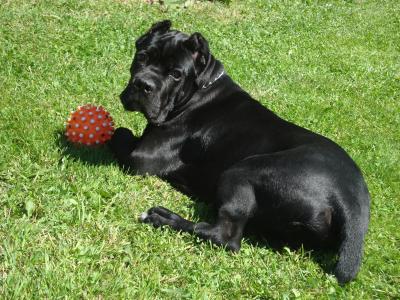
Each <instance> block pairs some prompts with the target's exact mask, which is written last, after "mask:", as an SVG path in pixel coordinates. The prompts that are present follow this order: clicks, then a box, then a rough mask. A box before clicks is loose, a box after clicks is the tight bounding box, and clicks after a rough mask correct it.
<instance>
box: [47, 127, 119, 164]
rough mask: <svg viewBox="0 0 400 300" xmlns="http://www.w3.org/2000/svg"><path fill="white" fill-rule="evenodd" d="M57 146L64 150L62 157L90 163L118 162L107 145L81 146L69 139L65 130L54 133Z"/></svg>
mask: <svg viewBox="0 0 400 300" xmlns="http://www.w3.org/2000/svg"><path fill="white" fill-rule="evenodd" d="M54 136H55V140H56V144H57V146H58V147H59V148H60V149H61V151H62V153H61V154H62V157H68V158H71V159H73V160H75V161H80V162H83V163H86V164H89V165H111V164H113V163H116V161H115V160H114V158H113V156H112V154H111V152H110V151H109V150H108V148H107V146H105V145H102V146H94V147H88V146H83V145H82V146H81V145H74V144H72V143H70V142H68V141H67V139H66V138H65V136H64V131H63V130H61V129H60V130H57V131H56V132H55V133H54Z"/></svg>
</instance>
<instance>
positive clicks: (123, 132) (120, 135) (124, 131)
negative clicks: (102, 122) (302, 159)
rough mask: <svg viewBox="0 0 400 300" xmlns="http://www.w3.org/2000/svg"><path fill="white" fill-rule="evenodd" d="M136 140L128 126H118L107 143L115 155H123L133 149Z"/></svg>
mask: <svg viewBox="0 0 400 300" xmlns="http://www.w3.org/2000/svg"><path fill="white" fill-rule="evenodd" d="M137 140H138V138H136V137H135V136H134V135H133V133H132V131H130V130H129V129H128V128H124V127H119V128H117V129H116V130H115V131H114V134H113V136H112V137H111V140H110V141H109V142H108V144H107V145H108V147H109V148H110V150H111V152H112V153H114V155H115V156H116V157H124V156H127V155H129V154H130V153H131V152H132V151H133V149H134V148H135V145H136V142H137Z"/></svg>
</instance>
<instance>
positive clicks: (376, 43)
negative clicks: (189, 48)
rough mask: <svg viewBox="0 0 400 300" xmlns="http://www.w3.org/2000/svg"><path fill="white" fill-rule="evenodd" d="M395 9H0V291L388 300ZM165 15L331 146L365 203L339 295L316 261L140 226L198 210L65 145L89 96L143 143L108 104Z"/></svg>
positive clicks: (395, 251)
mask: <svg viewBox="0 0 400 300" xmlns="http://www.w3.org/2000/svg"><path fill="white" fill-rule="evenodd" d="M399 16H400V3H399V2H398V1H391V0H388V1H363V0H358V1H356V0H354V1H305V0H304V1H278V0H274V1H263V0H259V1H256V0H251V1H232V2H231V4H229V5H224V4H222V3H219V2H202V3H197V4H195V5H191V6H190V7H189V8H188V9H178V8H174V9H169V10H167V11H162V10H160V9H159V7H158V6H157V5H153V6H151V5H147V4H145V3H144V2H142V1H133V0H131V1H129V0H126V1H125V0H116V1H111V0H110V1H106V0H102V1H77V0H74V1H62V0H57V1H25V0H18V1H17V0H16V1H5V0H3V1H0V101H1V102H0V104H1V105H0V132H1V133H0V298H6V299H15V298H25V299H37V298H48V299H53V298H98V299H109V298H129V299H137V298H138V299H180V298H191V299H238V298H245V299H249V298H252V299H256V298H257V299H259V298H276V299H291V298H301V299H314V298H322V299H328V298H329V299H331V298H342V299H351V298H353V299H361V298H364V299H385V298H387V299H388V298H392V299H395V298H399V297H400V252H399V248H400V233H399V220H400V205H399V204H400V203H399V198H400V197H399V190H400V186H399V183H400V176H399V157H400V153H399V149H400V105H399V101H400V30H399V28H400V19H399ZM166 18H170V19H172V20H173V23H174V27H175V28H178V29H180V30H183V31H185V32H189V33H190V32H194V31H200V32H202V33H203V34H204V35H205V36H206V37H207V38H208V39H209V42H210V46H211V49H212V51H213V53H214V54H215V56H216V57H217V58H219V59H221V60H222V61H223V62H224V64H225V66H226V69H227V71H228V73H229V74H230V75H231V76H232V77H233V78H234V79H235V80H236V81H237V82H239V83H240V85H242V86H243V87H244V88H245V89H246V90H247V91H249V92H250V93H251V94H252V95H253V96H254V97H256V98H257V99H259V100H260V101H261V102H262V103H263V104H264V105H265V106H267V107H269V108H271V109H272V110H274V111H275V112H277V113H278V114H279V115H281V116H282V117H284V118H286V119H289V120H291V121H293V122H296V123H297V124H300V125H302V126H305V127H307V128H309V129H312V130H314V131H317V132H319V133H322V134H324V135H326V136H328V137H330V138H331V139H333V140H334V141H336V142H338V143H339V144H340V145H342V146H343V147H344V148H345V149H346V150H347V151H348V152H349V153H350V155H351V156H352V157H353V158H354V159H355V161H356V162H357V163H358V164H359V166H360V167H361V169H362V170H363V173H364V175H365V178H366V180H367V183H368V186H369V189H370V192H371V198H372V204H371V224H370V230H369V233H368V236H367V239H366V245H365V256H364V259H363V266H362V268H361V271H360V273H359V275H358V277H357V279H356V280H355V281H354V282H352V283H350V284H349V285H347V286H345V287H340V286H339V285H338V284H337V282H336V281H335V279H334V277H333V276H332V275H328V274H326V273H325V272H324V271H323V270H322V268H321V266H320V265H319V264H318V262H317V261H316V260H318V259H316V258H315V257H316V256H315V255H313V254H312V253H310V252H303V251H291V250H284V251H281V252H279V251H274V250H272V249H271V248H268V247H266V246H264V244H265V243H261V244H260V245H257V244H256V243H255V242H254V241H253V240H250V239H245V240H244V242H243V248H242V250H241V251H240V253H238V254H237V255H233V254H230V253H227V252H225V251H224V250H223V249H221V248H218V247H213V246H212V245H210V244H209V243H204V242H200V241H199V240H197V239H196V238H194V237H193V236H190V235H187V234H177V233H175V232H172V231H171V230H169V229H166V230H155V229H153V228H151V227H150V226H145V225H143V224H140V223H139V222H138V221H137V216H138V214H139V213H140V212H142V211H144V210H146V209H147V208H149V207H151V206H154V205H163V206H165V207H168V208H171V209H172V210H174V211H176V212H178V213H180V214H182V215H184V216H185V217H187V218H190V219H193V220H199V219H203V218H206V216H207V213H208V210H207V207H205V206H203V205H198V204H195V203H193V202H192V201H191V200H190V199H189V198H187V197H186V196H184V195H182V194H180V193H178V192H177V191H175V190H174V189H173V188H172V187H170V186H169V185H168V184H166V183H165V182H162V181H161V180H159V179H157V178H155V177H132V176H128V175H126V174H124V173H123V172H122V171H121V170H119V169H118V167H117V165H116V164H115V163H114V162H113V161H112V159H111V156H110V153H109V152H108V151H107V150H106V149H96V150H88V149H74V148H71V147H69V146H67V145H66V144H65V142H64V140H63V138H62V129H63V122H64V121H65V120H66V118H67V117H68V114H69V111H70V110H71V109H74V108H75V107H76V106H77V105H79V104H85V103H99V104H102V105H104V106H105V107H106V108H107V109H108V110H109V111H110V112H111V114H112V115H113V117H114V118H115V120H116V123H117V125H118V126H126V127H130V128H132V129H133V130H134V132H135V134H140V133H141V131H142V130H143V128H144V126H145V120H144V118H143V117H142V116H141V115H139V114H137V113H131V114H128V113H126V112H124V111H123V109H122V106H121V105H120V103H119V100H118V97H117V95H118V94H119V93H120V92H121V90H122V89H123V87H124V85H125V82H126V81H127V79H128V77H129V74H128V70H129V65H130V61H131V58H132V55H133V51H134V47H133V45H134V40H135V38H137V37H138V36H139V35H140V34H141V33H143V32H144V30H146V29H147V28H148V27H149V26H150V24H151V23H153V22H155V21H156V20H159V19H166Z"/></svg>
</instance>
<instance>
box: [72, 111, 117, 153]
mask: <svg viewBox="0 0 400 300" xmlns="http://www.w3.org/2000/svg"><path fill="white" fill-rule="evenodd" d="M92 116H97V118H93V117H92ZM104 119H107V121H108V122H104ZM86 120H90V121H89V122H87V121H86ZM113 124H114V123H113V119H112V117H111V116H110V114H109V113H108V112H107V111H106V110H105V109H104V108H103V107H102V106H95V105H92V104H86V105H83V106H78V108H77V109H76V110H75V111H73V112H71V115H70V117H69V118H68V120H67V123H66V126H65V136H66V137H67V139H68V140H69V141H70V142H72V143H76V144H82V145H88V146H91V145H101V144H104V143H105V142H107V141H108V140H109V139H110V138H111V136H112V135H113V133H114V126H113Z"/></svg>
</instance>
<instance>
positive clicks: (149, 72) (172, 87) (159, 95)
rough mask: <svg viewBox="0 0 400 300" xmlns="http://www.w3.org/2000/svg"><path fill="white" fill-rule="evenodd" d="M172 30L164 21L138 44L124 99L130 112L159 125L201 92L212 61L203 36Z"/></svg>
mask: <svg viewBox="0 0 400 300" xmlns="http://www.w3.org/2000/svg"><path fill="white" fill-rule="evenodd" d="M170 28H171V22H170V21H168V20H166V21H161V22H159V23H156V24H154V25H153V26H152V27H151V28H150V29H149V30H148V31H147V32H146V33H145V34H144V35H142V36H141V37H140V38H139V39H138V40H137V41H136V54H135V57H134V59H133V62H132V66H131V69H130V73H131V78H130V80H129V82H128V85H127V87H126V88H125V90H124V91H123V92H122V93H121V96H120V98H121V101H122V104H123V105H124V107H125V109H126V110H130V111H140V112H142V113H143V114H144V115H145V116H146V118H147V120H148V121H149V122H150V123H152V124H155V125H159V124H161V123H163V122H164V121H166V120H167V119H168V115H169V114H170V113H171V112H172V111H173V110H174V109H176V108H177V107H180V106H182V105H183V104H184V103H185V102H186V101H187V100H188V99H189V98H190V97H191V95H193V93H194V92H195V91H196V90H198V88H199V86H200V84H201V80H202V78H203V77H204V75H202V74H204V73H205V70H206V69H207V65H208V64H209V61H210V59H212V56H211V54H210V52H209V48H208V43H207V41H206V40H205V39H204V38H203V37H202V35H201V34H200V33H194V34H192V35H191V36H188V35H186V34H184V33H182V32H179V31H176V30H171V29H170Z"/></svg>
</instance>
